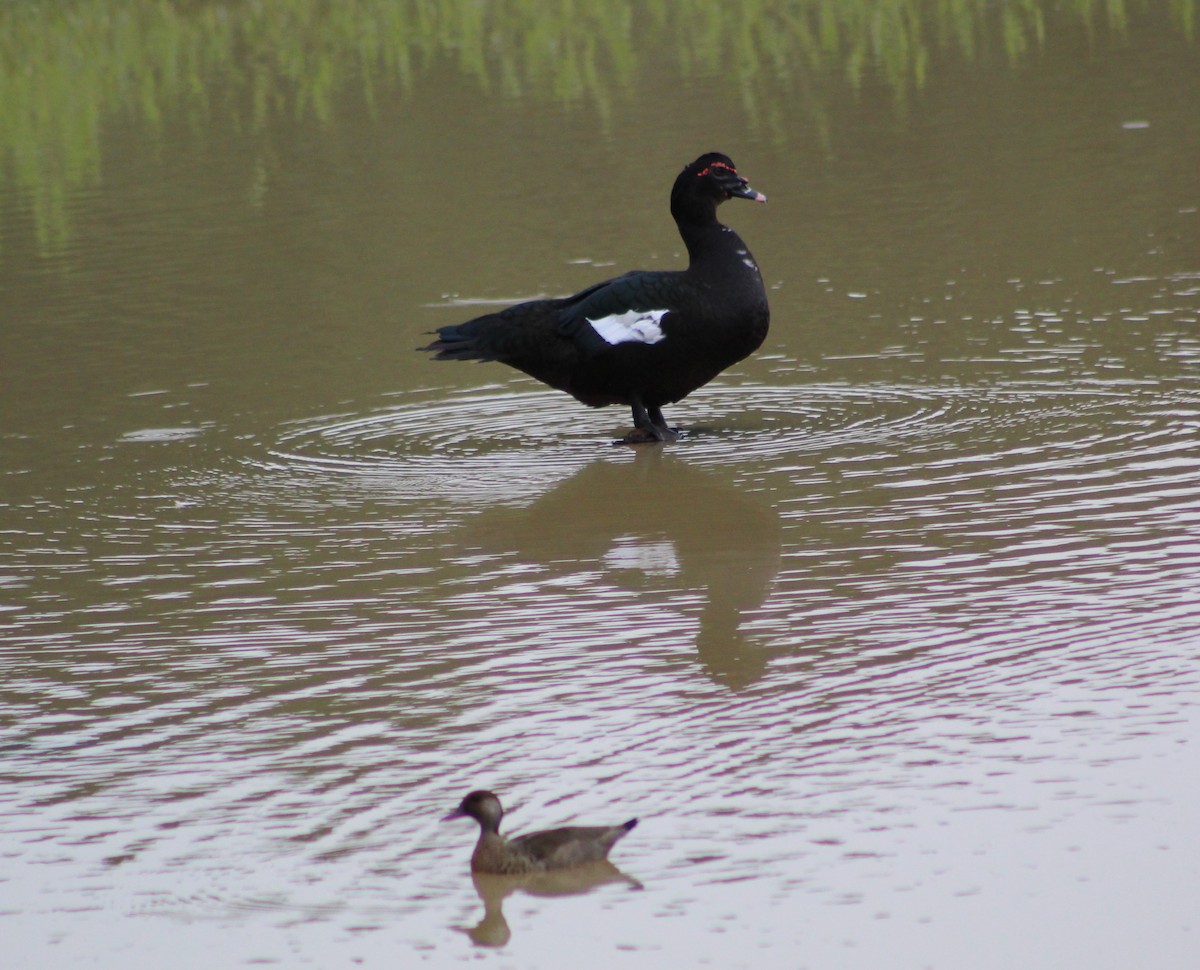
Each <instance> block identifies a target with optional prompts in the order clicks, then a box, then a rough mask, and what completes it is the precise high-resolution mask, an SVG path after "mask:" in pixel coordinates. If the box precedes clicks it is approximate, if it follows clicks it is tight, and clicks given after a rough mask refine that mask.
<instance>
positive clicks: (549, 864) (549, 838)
mask: <svg viewBox="0 0 1200 970" xmlns="http://www.w3.org/2000/svg"><path fill="white" fill-rule="evenodd" d="M503 815H504V810H503V809H502V808H501V807H500V799H499V798H497V797H496V796H495V795H494V794H492V792H489V791H473V792H471V793H470V794H469V795H467V797H466V798H464V799H463V800H462V802H461V803H460V804H459V806H458V808H457V809H455V810H454V811H453V812H451V813H450V814H449V815H447V816H445V818H443V820H442V821H449V820H450V819H455V818H473V819H475V820H476V821H477V822H478V823H479V841H478V842H476V843H475V851H474V852H472V853H471V871H472V872H482V873H489V874H492V875H501V876H519V875H525V874H527V873H534V872H546V871H548V870H552V869H566V868H569V867H571V866H578V865H584V864H586V863H589V862H599V861H602V860H604V859H607V858H608V853H609V850H611V849H612V847H613V846H614V845H615V844H616V842H617V840H619V839H621V838H622V837H623V836H625V835H626V834H628V833H629V831H630V830H631V829H632V828H633V827H634V826H635V825H637V819H636V818H633V819H630V820H629V821H628V822H624V823H622V824H621V825H595V826H583V825H575V826H567V827H565V828H558V829H547V830H545V831H542V832H530V833H529V834H527V835H518V836H517V837H516V838H512V839H506V838H505V837H504V836H502V835H501V834H500V819H501V818H502V817H503Z"/></svg>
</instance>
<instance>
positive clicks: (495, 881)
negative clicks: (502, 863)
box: [460, 860, 642, 947]
mask: <svg viewBox="0 0 1200 970" xmlns="http://www.w3.org/2000/svg"><path fill="white" fill-rule="evenodd" d="M471 879H472V881H473V882H474V883H475V892H477V893H478V894H479V898H480V900H482V902H483V918H482V919H480V921H479V922H478V923H476V924H475V925H474V926H471V927H460V929H461V930H462V932H464V933H466V934H467V936H469V937H470V938H471V941H472V942H473V943H474V944H475V945H476V946H495V947H499V946H504V944H506V943H507V942H508V941H509V939H510V938H511V937H512V930H511V929H509V926H508V920H506V919H505V918H504V900H505V899H507V898H508V897H509V896H511V895H512V894H513V893H515V892H518V891H521V892H525V893H528V894H529V895H530V896H580V895H582V894H584V893H588V892H591V891H592V890H594V889H598V888H599V887H601V886H606V885H610V884H612V883H625V884H626V885H627V886H629V888H630V889H641V888H642V884H641V883H640V882H638V881H637V880H636V879H634V878H633V877H632V876H627V875H626V874H625V873H623V872H621V870H620V869H618V868H617V867H616V866H614V865H613V864H612V863H611V862H608V861H607V860H606V861H603V862H591V863H588V864H587V865H583V866H575V867H574V868H572V869H557V870H553V871H550V872H537V873H531V874H527V875H523V876H494V875H490V874H487V873H479V872H477V873H474V874H473V875H472V876H471Z"/></svg>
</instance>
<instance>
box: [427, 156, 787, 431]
mask: <svg viewBox="0 0 1200 970" xmlns="http://www.w3.org/2000/svg"><path fill="white" fill-rule="evenodd" d="M735 197H738V198H747V199H753V200H755V201H760V202H765V201H766V197H765V196H763V195H762V194H761V193H758V192H755V191H754V190H753V189H751V188H750V187H749V185H748V184H747V182H746V180H745V179H744V178H742V177H741V176H740V175H738V174H737V170H736V169H735V168H734V166H733V162H732V161H731V160H730V159H729V158H728V156H725V155H721V154H719V153H716V152H711V153H709V154H707V155H702V156H701V157H700V158H698V159H697V160H696V161H695V162H693V163H692V164H691V165H689V166H687V167H686V168H685V169H684V170H683V171H682V172H681V173H680V174H679V176H678V178H676V180H675V185H674V188H673V189H672V192H671V214H672V216H673V217H674V219H675V223H676V225H677V226H678V228H679V234H680V236H681V237H682V238H683V241H684V244H685V245H686V246H687V250H688V258H689V262H688V268H687V269H686V270H678V271H634V272H631V273H626V274H625V275H623V276H618V277H616V278H615V279H611V280H606V281H605V282H603V283H597V284H596V285H594V286H591V287H588V288H587V289H586V290H583V291H582V292H580V293H577V294H575V295H574V296H570V297H565V298H562V299H552V300H534V301H531V302H528V303H520V304H517V305H516V306H511V307H508V308H506V309H504V310H500V311H498V312H496V313H489V314H486V315H484V316H481V317H476V318H475V319H474V320H468V321H467V322H465V323H460V324H455V325H451V326H447V327H442V328H440V329H439V330H438V331H437V334H438V339H437V340H435V341H434V342H433V343H431V344H429V345H428V346H427V347H425V348H423V349H424V350H427V351H430V352H432V353H434V354H435V355H436V359H438V360H481V361H485V360H495V361H500V362H501V363H505V364H508V365H509V366H511V367H515V368H516V369H517V370H520V371H523V372H525V373H526V374H528V375H530V376H531V377H534V378H536V379H537V380H539V381H542V382H543V383H545V384H548V385H550V386H551V387H553V388H557V389H558V390H561V391H565V392H566V393H568V394H570V395H571V396H573V397H574V398H576V399H577V400H578V401H581V402H582V403H583V404H586V405H589V406H590V407H604V406H606V405H610V404H623V405H626V406H628V407H630V408H631V409H632V413H633V422H634V427H635V435H634V436H633V438H632V439H631V440H650V441H667V440H672V439H674V438H675V437H676V436H677V435H676V432H675V431H674V429H671V428H668V427H667V425H666V422H665V421H664V420H663V417H662V410H661V409H662V407H663V405H666V404H673V403H675V402H676V401H679V400H682V399H683V398H684V397H686V396H687V395H688V394H690V393H691V392H692V391H694V390H695V389H696V388H698V387H701V386H703V385H704V384H707V383H708V382H709V381H711V380H712V379H713V378H714V377H716V375H717V374H719V373H721V371H723V370H725V369H726V368H727V367H729V366H731V365H733V364H735V363H737V362H738V361H740V360H742V359H743V358H745V357H747V356H749V355H750V354H751V353H753V352H754V351H755V350H756V349H758V347H759V346H760V345H761V344H762V342H763V340H764V339H765V337H766V335H767V328H768V325H769V322H770V309H769V307H768V304H767V295H766V289H765V288H764V286H763V281H762V275H761V273H760V272H759V269H758V264H757V263H756V262H755V260H754V257H753V256H751V255H750V251H749V249H748V248H747V246H746V244H745V243H744V242H743V241H742V240H741V238H740V237H739V236H738V234H737V233H736V232H734V231H733V230H732V229H730V228H729V227H727V226H723V225H721V223H719V222H718V221H717V218H716V210H717V206H718V205H720V204H721V203H722V202H724V201H725V200H726V199H729V198H735Z"/></svg>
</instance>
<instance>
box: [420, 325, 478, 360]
mask: <svg viewBox="0 0 1200 970" xmlns="http://www.w3.org/2000/svg"><path fill="white" fill-rule="evenodd" d="M488 319H489V318H488V317H479V318H476V319H475V320H468V321H467V322H466V323H456V324H453V325H451V326H448V327H439V328H438V329H437V331H436V333H437V340H435V341H433V343H431V344H426V345H425V346H424V347H418V348H417V349H418V350H424V351H426V352H427V353H431V354H433V355H434V358H433V359H434V360H495V359H496V355H495V354H494V353H489V352H488V350H487V349H486V348H485V346H484V343H485V342H484V341H481V340H480V339H479V337H480V336H481V330H485V328H482V327H480V323H481V322H482V321H484V320H488Z"/></svg>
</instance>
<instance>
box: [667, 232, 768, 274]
mask: <svg viewBox="0 0 1200 970" xmlns="http://www.w3.org/2000/svg"><path fill="white" fill-rule="evenodd" d="M679 235H680V236H682V237H683V243H684V245H685V246H686V247H687V251H688V270H689V271H697V270H702V271H703V272H705V273H706V274H709V275H711V274H712V273H713V272H714V271H713V269H712V268H711V267H712V266H713V264H717V265H718V266H720V267H721V273H722V275H723V274H724V273H726V272H728V270H729V268H730V267H731V266H734V267H736V269H737V270H739V271H741V270H742V268H743V266H745V265H747V264H745V263H744V260H746V259H747V258H748V257H749V252H748V250H747V249H746V244H745V243H744V242H742V238H741V237H740V236H739V235H738V234H737V233H736V232H734V231H733V230H732V229H730V228H729V227H728V226H723V225H721V223H719V222H717V220H716V219H715V218H714V219H713V220H712V221H711V222H710V223H707V224H696V223H680V224H679ZM752 262H753V261H751V265H752Z"/></svg>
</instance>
